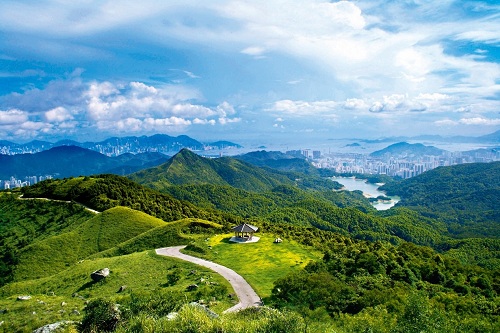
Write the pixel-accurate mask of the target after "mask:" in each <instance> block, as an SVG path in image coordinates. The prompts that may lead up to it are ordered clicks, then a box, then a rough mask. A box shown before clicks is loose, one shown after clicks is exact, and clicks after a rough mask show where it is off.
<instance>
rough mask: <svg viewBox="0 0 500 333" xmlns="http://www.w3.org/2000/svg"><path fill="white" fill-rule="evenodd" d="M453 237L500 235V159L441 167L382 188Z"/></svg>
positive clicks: (399, 204)
mask: <svg viewBox="0 0 500 333" xmlns="http://www.w3.org/2000/svg"><path fill="white" fill-rule="evenodd" d="M381 189H382V190H384V191H387V193H388V194H389V195H399V196H400V197H401V201H400V202H399V203H398V204H397V205H398V206H405V207H408V208H411V209H413V210H415V211H418V212H420V213H421V214H423V215H425V216H428V217H432V218H437V219H439V220H441V221H443V222H445V223H446V224H447V227H448V230H449V233H450V234H451V235H454V236H456V237H462V238H465V237H494V238H498V237H500V233H499V232H498V227H499V224H498V223H499V221H500V210H499V209H498V203H499V202H500V162H493V163H471V164H462V165H455V166H451V167H440V168H436V169H434V170H430V171H427V172H425V173H423V174H421V175H419V176H416V177H413V178H410V179H406V180H404V181H401V182H397V183H392V184H387V185H385V186H383V187H382V188H381Z"/></svg>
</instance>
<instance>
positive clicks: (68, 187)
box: [0, 153, 500, 332]
mask: <svg viewBox="0 0 500 333" xmlns="http://www.w3.org/2000/svg"><path fill="white" fill-rule="evenodd" d="M183 155H185V154H183ZM187 157H188V158H191V157H192V156H190V155H189V153H188V154H187ZM183 158H186V156H183ZM199 163H202V164H201V165H203V163H212V162H207V161H203V160H202V161H195V163H194V165H195V167H196V168H200V167H201V168H203V167H202V166H200V164H199ZM219 163H223V162H220V161H219ZM233 163H234V162H233V161H231V162H230V163H229V164H225V165H218V166H217V165H216V164H213V163H212V164H211V165H210V168H208V169H207V170H206V172H207V175H210V174H212V172H214V170H218V173H217V176H215V174H212V175H213V177H214V179H213V181H212V178H210V177H212V176H210V177H208V178H206V181H204V182H202V181H201V178H197V179H198V180H197V181H195V182H193V183H184V182H177V184H174V183H172V182H170V181H169V182H167V183H164V184H163V185H162V186H161V187H158V183H154V182H152V183H150V182H146V184H149V186H151V187H147V186H145V185H141V184H139V183H138V182H136V180H137V177H138V176H139V175H138V174H134V175H133V176H132V177H131V178H132V179H134V181H132V180H131V179H128V178H126V177H121V176H116V175H107V174H105V175H96V176H87V177H75V178H66V179H54V180H47V181H44V182H41V183H38V184H36V185H34V186H30V187H26V188H23V189H22V190H21V191H18V192H3V193H0V222H1V223H0V226H1V229H0V232H1V235H2V238H1V240H0V260H1V262H0V270H1V272H2V274H1V276H2V279H1V280H0V286H3V287H0V296H2V297H7V298H4V301H2V300H1V299H0V307H1V306H2V304H10V303H8V299H9V297H13V295H15V294H12V293H13V292H14V291H15V290H23V289H22V288H25V287H22V286H23V283H22V282H21V277H22V276H25V278H23V279H24V280H26V279H27V280H28V282H30V284H29V285H32V287H29V288H31V289H30V290H42V289H43V288H44V287H36V286H37V285H38V284H39V283H42V280H37V279H34V280H30V279H33V278H35V277H36V274H43V273H36V272H44V271H45V270H44V268H43V265H42V263H41V262H39V260H38V259H37V257H36V255H37V254H36V253H38V252H36V251H35V252H33V250H29V251H28V249H44V248H48V247H51V246H57V244H81V245H78V246H77V247H75V248H79V249H80V250H79V252H75V251H70V252H68V255H66V258H69V257H71V258H74V259H71V260H75V261H76V260H78V259H79V258H81V259H89V258H93V259H92V260H104V258H109V259H106V260H115V258H116V259H118V258H122V257H123V258H125V257H127V256H131V255H134V253H137V255H139V254H140V253H142V252H141V251H148V250H151V249H153V248H155V247H159V246H163V244H164V243H165V242H168V243H170V244H172V245H176V244H182V243H183V242H186V241H189V240H190V242H191V245H190V246H189V247H188V249H189V250H190V251H194V252H193V254H195V255H196V256H202V257H205V258H207V259H209V260H216V259H217V256H215V257H213V256H214V253H213V251H212V250H211V247H210V246H208V245H207V243H206V240H207V239H209V238H210V237H213V235H215V234H219V233H228V232H230V228H231V226H234V225H236V224H239V223H241V222H247V223H250V224H253V225H256V226H258V227H259V232H261V233H262V235H279V237H281V238H283V239H285V240H287V241H288V242H297V244H300V246H302V247H303V248H304V249H309V250H306V251H318V253H321V258H320V259H318V260H312V261H309V262H308V263H304V264H303V265H301V266H300V267H296V268H293V270H292V271H290V273H287V274H286V275H284V276H282V277H280V278H278V279H277V280H276V281H274V285H273V287H272V288H270V289H269V292H270V296H269V297H266V299H265V304H266V306H268V307H269V308H267V307H266V308H264V309H261V310H253V311H251V310H245V311H242V312H241V313H239V314H234V315H224V316H221V317H219V318H218V319H213V318H211V317H210V315H207V313H205V312H203V311H200V310H199V309H193V308H191V307H187V303H186V300H187V299H185V301H181V299H182V298H183V297H184V296H180V295H183V292H182V291H181V290H182V287H181V286H182V283H188V280H185V279H186V278H183V274H180V275H179V270H176V269H173V270H172V271H170V270H169V272H170V273H169V274H167V275H166V276H165V275H164V277H163V278H160V280H162V279H165V278H166V279H167V280H166V282H162V284H160V285H159V286H158V287H157V288H159V289H153V290H150V291H147V290H146V289H147V288H146V289H145V290H144V291H143V292H142V293H139V292H138V291H137V290H131V291H130V292H129V293H126V295H122V296H112V297H108V298H91V300H92V301H91V302H90V303H88V304H87V306H85V307H84V309H82V311H83V314H82V315H81V316H82V317H81V318H82V321H81V326H79V328H78V329H79V330H80V331H82V332H91V331H92V327H94V328H93V329H96V327H98V326H95V325H97V322H98V320H100V319H98V318H101V319H102V317H101V315H102V316H104V317H106V316H107V318H108V319H107V320H108V321H105V322H106V323H107V324H106V325H108V324H109V325H110V326H109V327H108V326H105V325H104V324H103V325H104V326H99V327H98V328H99V329H100V330H102V331H117V332H132V331H134V332H153V331H154V332H169V331H178V332H189V331H190V330H189V327H188V326H189V325H188V326H186V325H187V324H186V323H187V322H190V323H191V324H192V325H194V326H191V327H200V325H202V326H204V327H206V328H207V329H206V331H207V332H220V331H224V332H248V331H249V332H260V331H262V332H271V331H275V332H284V331H287V332H299V331H300V332H304V331H306V332H319V331H321V332H368V331H369V332H456V331H457V330H459V331H461V332H497V331H499V330H500V320H499V318H500V317H499V315H500V308H499V305H500V298H499V293H500V239H499V238H498V236H499V235H498V231H497V228H496V227H497V226H498V220H495V216H496V215H495V214H498V209H495V208H494V207H493V206H492V202H493V201H495V200H497V197H498V194H499V190H498V187H495V186H490V185H491V184H493V185H494V184H498V183H499V177H500V176H499V171H498V170H499V168H498V164H491V165H486V166H485V165H467V166H462V167H460V168H456V167H450V168H442V169H441V168H438V169H437V170H436V172H435V173H430V172H429V173H430V175H426V174H424V175H423V176H424V177H422V179H420V181H419V182H417V181H416V180H414V179H410V180H405V181H394V182H389V183H387V185H386V187H385V188H384V189H385V190H386V191H387V192H388V193H397V194H399V195H401V196H402V200H401V204H400V205H398V206H397V207H394V208H392V209H390V210H388V211H376V210H375V209H374V208H373V207H372V206H371V205H370V202H369V200H368V199H367V198H365V197H364V196H363V195H362V194H361V193H359V192H357V191H354V192H350V191H344V190H338V188H337V186H336V185H335V183H333V182H332V187H330V188H329V186H324V185H322V184H323V181H324V180H320V179H318V178H316V177H317V176H307V177H306V176H304V177H303V178H302V179H301V180H300V181H297V179H294V177H296V175H297V174H295V176H293V177H292V176H290V175H291V174H288V173H287V172H284V171H279V172H277V173H276V172H275V171H273V172H268V171H269V170H268V169H262V170H257V171H255V170H253V168H255V167H251V166H249V165H247V164H244V165H242V164H236V166H237V169H238V168H242V169H244V170H245V172H246V173H252V174H254V175H255V177H257V178H258V179H261V180H263V179H266V180H265V182H260V183H259V184H267V185H266V186H259V187H258V189H256V187H254V186H252V187H248V183H246V182H245V181H241V180H239V179H238V178H237V177H236V178H235V177H234V175H236V174H237V173H238V171H235V169H231V167H230V166H231V165H233V166H234V164H233ZM238 163H239V162H238ZM184 166H185V165H184ZM170 168H171V166H170V167H168V168H165V169H162V172H167V173H168V170H169V169H170ZM177 168H178V169H177V171H176V172H178V174H177V177H182V174H183V172H184V171H182V170H181V169H179V168H180V164H179V166H177ZM221 170H226V171H223V172H221ZM227 170H232V171H230V172H229V171H227ZM188 172H189V173H190V174H191V175H192V176H193V177H194V175H195V174H196V173H193V172H192V171H189V170H188ZM197 172H200V170H199V169H198V171H197ZM485 173H487V175H485ZM144 175H147V179H149V178H150V177H153V176H152V175H153V173H152V171H147V170H146V171H145V172H144ZM221 175H222V176H221ZM228 175H229V176H228ZM230 175H233V176H230ZM481 175H483V177H481ZM151 179H152V178H151ZM221 179H225V180H224V181H221ZM229 179H232V182H233V185H234V184H239V185H238V186H232V185H230V183H229V182H228V181H227V180H229ZM440 179H441V180H440ZM452 179H457V182H458V184H459V185H453V184H451V180H452ZM304 180H307V181H304ZM481 181H482V182H481ZM415 182H416V183H415ZM308 183H310V184H312V185H311V186H307V185H306V184H308ZM448 183H449V184H448ZM472 183H477V185H476V186H475V190H477V191H482V192H481V193H490V194H491V195H490V196H482V195H481V196H476V197H469V198H468V199H469V201H468V202H467V204H469V205H474V207H475V208H474V209H472V208H470V209H469V208H467V209H465V210H464V209H457V206H456V205H449V203H450V202H451V201H453V200H457V198H460V197H461V196H462V195H465V194H464V193H462V192H460V191H461V190H460V189H463V188H464V187H470V186H471V184H472ZM437 184H440V185H437ZM433 186H436V192H435V194H434V196H431V195H429V193H431V192H432V189H433V188H434V187H433ZM405 191H406V192H405ZM21 194H22V198H21V199H20V198H19V196H20V195H21ZM29 198H49V199H53V200H60V201H40V200H29ZM432 198H433V199H432ZM452 199H453V200H452ZM496 202H498V201H496ZM82 205H83V206H82ZM84 206H86V207H89V208H92V209H96V210H98V211H101V212H105V214H104V213H103V214H100V215H99V216H102V217H101V218H96V217H93V216H94V215H93V213H91V212H89V211H87V210H86V209H85V208H84ZM122 207H128V208H127V209H130V211H127V210H123V209H124V208H122ZM439 207H444V208H446V207H448V208H447V209H444V208H443V209H440V208H439ZM434 209H437V213H434V214H430V213H429V212H430V211H431V210H432V211H433V210H434ZM481 209H485V214H482V216H481V218H479V217H478V218H477V220H475V216H479V215H481V214H480V210H481ZM464 211H466V213H465V212H464ZM133 212H137V213H133ZM139 212H142V213H140V214H143V213H145V214H144V215H140V214H139V215H138V213H139ZM489 212H491V214H490V213H489ZM146 214H147V215H146ZM492 214H493V215H492ZM106 216H108V217H106ZM148 216H149V217H148ZM152 219H154V220H152ZM175 221H180V222H175ZM197 221H199V222H197ZM96 223H97V224H96ZM163 223H165V225H163ZM94 225H95V226H94ZM97 225H101V227H99V228H100V229H95V228H96V227H97ZM457 225H458V226H459V227H457ZM103 226H107V227H106V228H105V229H102V228H103ZM92 230H101V231H99V237H100V238H99V239H100V240H99V239H98V240H97V244H101V245H98V247H89V246H87V245H85V246H84V245H83V244H84V243H81V242H82V241H83V240H84V239H87V238H89V237H90V238H92V237H93V236H92V235H93V234H94V233H93V231H92ZM457 230H458V232H457ZM186 237H187V238H186ZM104 240H106V242H105V243H102V242H103V241H104ZM102 244H105V245H102ZM37 251H39V250H37ZM62 252H63V253H65V252H64V251H62ZM40 253H42V252H40ZM58 258H59V259H58ZM98 258H103V259H98ZM53 260H55V261H54V262H53V264H52V265H53V267H54V269H56V268H57V271H58V272H59V273H58V274H63V276H67V277H65V279H66V280H68V281H74V280H75V279H77V276H75V277H71V278H70V277H69V275H67V274H69V271H68V272H66V267H65V266H67V265H70V266H69V267H72V266H71V265H72V264H71V263H68V260H67V259H65V257H64V256H59V257H56V256H54V258H53ZM71 260H70V261H71ZM123 260H125V259H123ZM141 260H144V259H141ZM29 265H33V266H29ZM30 267H32V268H31V270H30ZM30 271H31V272H30ZM54 272H55V271H54ZM175 272H177V273H175ZM23 274H24V275H23ZM155 274H156V273H155ZM172 274H173V275H172ZM188 275H189V274H188ZM29 276H31V277H29ZM44 279H52V277H51V276H50V275H49V276H46V277H45V278H44ZM78 279H81V278H80V277H78ZM38 281H39V282H38ZM47 281H49V280H47ZM47 283H49V282H43V284H47ZM75 283H76V282H75ZM141 283H142V282H141ZM84 286H85V284H84ZM16 288H21V289H16ZM40 288H42V289H40ZM58 288H62V286H59V287H58ZM65 288H66V287H65ZM81 288H82V287H81ZM84 288H87V287H84ZM92 288H93V287H92ZM92 288H90V289H89V292H88V297H92ZM96 288H97V286H96ZM99 288H105V285H102V286H99ZM168 288H174V289H175V288H181V289H175V290H176V291H168V290H170V289H168ZM221 290H222V289H221ZM68 292H69V291H68ZM204 292H206V294H199V295H198V296H197V297H194V298H190V297H191V296H193V295H191V296H190V297H188V299H190V301H192V300H195V299H196V298H206V297H209V298H214V299H216V300H217V301H218V302H222V303H221V304H223V303H224V302H226V301H227V300H224V297H225V295H224V292H222V293H221V292H220V291H219V292H217V291H215V290H209V289H207V290H205V291H204ZM9 295H10V296H9ZM159 295H163V296H162V297H164V298H165V299H164V300H162V299H160V298H158V297H159ZM174 299H175V300H174ZM2 302H7V303H2ZM114 302H120V303H121V304H123V307H124V309H127V310H126V311H125V310H124V311H122V312H120V316H119V319H117V318H116V316H115V315H116V313H115V312H114V310H113V309H114V304H115V303H114ZM163 302H168V303H169V304H170V305H169V306H168V307H165V306H164V305H160V304H166V303H163ZM155 304H156V305H155ZM161 309H163V310H161ZM162 311H163V312H162ZM172 311H175V312H178V313H179V314H180V315H179V317H178V318H177V319H175V320H173V321H172V322H169V321H166V319H165V315H166V313H168V312H172ZM0 315H2V314H0ZM113 318H115V319H116V320H115V319H113ZM33 325H34V324H33ZM10 327H13V326H10ZM148 327H149V328H148ZM245 327H247V328H249V327H251V330H250V329H249V330H245ZM153 328H154V329H153ZM1 329H2V326H0V330H1ZM16 331H19V332H22V331H23V329H22V328H20V327H17V328H16Z"/></svg>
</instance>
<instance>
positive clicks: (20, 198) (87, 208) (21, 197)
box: [17, 194, 101, 214]
mask: <svg viewBox="0 0 500 333" xmlns="http://www.w3.org/2000/svg"><path fill="white" fill-rule="evenodd" d="M17 198H18V199H19V200H45V201H55V202H64V203H72V202H73V203H75V204H77V205H80V206H82V207H83V208H85V210H88V211H89V212H91V213H94V214H100V213H101V212H99V211H97V210H95V209H92V208H89V207H87V206H85V205H84V204H82V203H79V202H76V201H69V200H57V199H49V198H24V197H23V195H22V194H21V195H20V196H19V197H17Z"/></svg>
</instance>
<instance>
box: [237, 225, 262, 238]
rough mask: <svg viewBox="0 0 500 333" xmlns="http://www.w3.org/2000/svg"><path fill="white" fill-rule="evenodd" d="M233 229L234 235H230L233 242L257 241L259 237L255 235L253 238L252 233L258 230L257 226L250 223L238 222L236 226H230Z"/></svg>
mask: <svg viewBox="0 0 500 333" xmlns="http://www.w3.org/2000/svg"><path fill="white" fill-rule="evenodd" d="M232 229H233V230H234V237H231V241H234V242H246V241H249V242H251V241H257V240H258V239H259V238H258V237H255V238H256V239H255V240H254V239H253V238H254V237H253V234H254V233H255V232H256V231H257V230H259V228H258V227H256V226H253V225H250V224H246V223H243V224H240V225H238V226H236V227H233V228H232Z"/></svg>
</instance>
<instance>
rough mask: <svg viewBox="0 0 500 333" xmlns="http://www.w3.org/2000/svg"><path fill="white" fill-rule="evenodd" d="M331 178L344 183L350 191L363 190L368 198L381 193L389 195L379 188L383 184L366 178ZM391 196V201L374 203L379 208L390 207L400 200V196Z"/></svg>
mask: <svg viewBox="0 0 500 333" xmlns="http://www.w3.org/2000/svg"><path fill="white" fill-rule="evenodd" d="M331 179H332V180H335V181H336V182H339V183H340V184H342V185H344V187H345V188H346V190H348V191H355V190H359V191H362V192H363V194H364V195H365V197H368V198H376V197H378V196H380V195H383V196H387V195H386V194H385V193H384V192H382V191H379V190H378V187H379V186H381V185H382V184H378V185H376V184H371V183H367V182H366V180H365V179H358V178H354V177H332V178H331ZM390 198H391V201H384V202H382V201H379V202H374V203H372V205H373V207H375V208H376V209H377V210H386V209H389V208H391V207H392V206H394V205H395V204H396V203H397V202H398V201H399V197H397V196H391V197H390Z"/></svg>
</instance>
